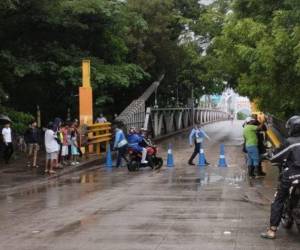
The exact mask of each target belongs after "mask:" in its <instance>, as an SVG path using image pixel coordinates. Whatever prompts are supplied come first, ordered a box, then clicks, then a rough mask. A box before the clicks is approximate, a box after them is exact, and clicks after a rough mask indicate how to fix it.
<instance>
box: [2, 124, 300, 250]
mask: <svg viewBox="0 0 300 250" xmlns="http://www.w3.org/2000/svg"><path fill="white" fill-rule="evenodd" d="M205 129H206V131H207V133H208V134H209V135H210V136H211V138H212V141H211V142H208V143H207V144H206V148H205V151H206V156H207V158H208V161H209V162H210V163H211V166H209V167H207V168H205V169H200V168H198V167H193V166H188V165H187V163H186V162H187V159H188V157H189V155H190V154H191V152H192V150H193V149H192V148H190V147H189V146H188V144H187V135H186V134H182V135H178V136H176V137H173V138H172V139H169V140H168V141H165V142H163V143H162V144H161V146H160V147H161V148H160V152H161V154H162V155H163V156H166V145H168V143H169V142H172V143H173V144H174V157H175V165H176V166H175V168H173V169H168V168H166V167H164V168H162V169H161V170H158V171H153V172H152V171H150V170H149V169H144V170H142V171H140V172H138V173H128V171H127V170H126V169H125V168H123V169H116V170H115V169H114V170H108V169H105V168H100V169H94V170H91V171H86V172H81V173H76V174H73V175H69V176H66V177H62V178H60V179H58V180H56V181H51V182H49V183H48V184H47V185H44V186H42V187H39V188H32V189H30V190H24V192H20V193H16V194H11V195H8V196H5V197H1V198H0V209H1V213H0V222H1V223H0V232H1V233H0V249H18V250H19V249H22V250H23V249H24V250H27V249H28V250H29V249H30V250H38V249H39V250H40V249H43V250H48V249H49V250H50V249H51V250H52V249H55V250H56V249H57V250H60V249H68V250H69V249H70V250H71V249H72V250H73V249H74V250H77V249H78V250H79V249H88V250H93V249H97V250H99V249H101V250H102V249H105V250H106V249H107V250H108V249H111V250H123V249H126V250H148V249H149V250H150V249H151V250H154V249H159V250H166V249H170V250H176V249H184V250H192V249H222V250H224V249H268V250H269V249H300V235H299V234H297V231H296V230H295V229H293V230H292V231H291V232H288V233H287V232H286V231H285V230H283V229H281V230H280V232H279V234H278V239H277V240H275V241H267V240H263V239H260V238H259V233H260V232H261V231H262V230H264V229H265V227H266V225H267V222H268V217H269V204H270V200H271V197H272V194H273V193H274V187H275V185H276V182H275V181H274V180H275V179H276V172H275V171H273V170H272V169H271V168H270V167H267V168H266V171H267V172H268V177H267V178H266V179H265V180H254V181H251V182H249V180H247V178H246V171H245V167H244V163H245V159H244V156H243V154H242V152H241V143H242V138H241V124H240V123H238V122H235V123H234V124H231V123H230V122H221V123H217V124H214V125H208V126H207V127H206V128H205ZM220 143H224V144H225V146H226V157H227V161H228V163H229V167H228V168H218V167H217V166H216V165H217V162H218V157H219V145H220Z"/></svg>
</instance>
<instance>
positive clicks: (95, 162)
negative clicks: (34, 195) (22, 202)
mask: <svg viewBox="0 0 300 250" xmlns="http://www.w3.org/2000/svg"><path fill="white" fill-rule="evenodd" d="M104 160H105V155H101V157H100V158H99V157H98V156H96V155H93V156H90V157H89V159H84V157H83V158H82V159H81V161H80V164H79V165H77V166H64V168H63V169H59V170H57V173H56V174H53V175H49V174H45V172H44V170H45V155H44V152H42V153H40V155H39V157H38V160H37V163H38V165H39V166H40V167H39V168H32V167H27V166H26V163H27V158H26V155H25V154H24V153H17V154H15V155H14V157H13V158H12V160H11V163H10V164H8V165H6V164H4V162H3V161H0V196H2V195H7V194H11V193H14V192H17V190H20V189H26V188H29V187H31V186H35V185H39V184H41V185H43V184H45V183H47V182H49V181H50V180H53V179H57V178H58V177H60V176H63V175H67V174H70V173H73V172H76V171H81V170H84V169H87V168H91V167H96V166H97V167H99V165H101V164H103V163H104Z"/></svg>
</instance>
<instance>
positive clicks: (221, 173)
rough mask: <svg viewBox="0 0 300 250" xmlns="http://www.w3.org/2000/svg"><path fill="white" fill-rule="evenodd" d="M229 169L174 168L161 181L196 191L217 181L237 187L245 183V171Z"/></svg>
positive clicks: (171, 186) (172, 186) (175, 186)
mask: <svg viewBox="0 0 300 250" xmlns="http://www.w3.org/2000/svg"><path fill="white" fill-rule="evenodd" d="M228 171H230V170H229V169H228V168H226V169H219V168H207V169H199V168H198V169H195V168H189V169H188V168H186V169H180V170H176V169H173V170H168V171H166V172H165V173H164V174H163V177H164V178H163V180H162V181H161V183H162V184H167V185H169V186H170V188H177V189H184V190H186V189H188V190H194V191H200V190H201V189H202V187H205V186H209V185H213V184H217V183H226V184H227V185H230V186H233V187H235V188H240V185H241V183H244V182H245V179H246V176H245V173H244V171H240V170H239V171H236V172H235V171H232V172H228Z"/></svg>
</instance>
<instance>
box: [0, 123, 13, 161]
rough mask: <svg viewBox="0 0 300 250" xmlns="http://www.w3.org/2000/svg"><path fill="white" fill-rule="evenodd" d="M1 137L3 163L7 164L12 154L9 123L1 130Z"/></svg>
mask: <svg viewBox="0 0 300 250" xmlns="http://www.w3.org/2000/svg"><path fill="white" fill-rule="evenodd" d="M2 137H3V143H4V154H3V158H4V161H5V163H6V164H8V163H9V160H10V158H11V156H12V154H13V153H14V148H13V144H12V134H11V128H10V123H7V124H5V126H4V128H3V129H2Z"/></svg>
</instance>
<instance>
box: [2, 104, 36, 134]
mask: <svg viewBox="0 0 300 250" xmlns="http://www.w3.org/2000/svg"><path fill="white" fill-rule="evenodd" d="M0 114H4V115H7V116H8V117H9V118H10V119H11V120H12V128H13V131H14V133H17V134H24V132H25V130H26V129H27V128H28V124H29V123H30V122H31V121H33V120H34V117H33V116H32V115H30V114H27V113H23V112H18V111H15V110H13V109H10V108H4V107H2V106H0Z"/></svg>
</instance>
